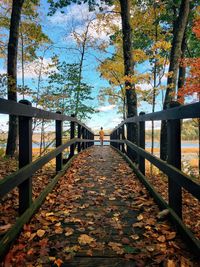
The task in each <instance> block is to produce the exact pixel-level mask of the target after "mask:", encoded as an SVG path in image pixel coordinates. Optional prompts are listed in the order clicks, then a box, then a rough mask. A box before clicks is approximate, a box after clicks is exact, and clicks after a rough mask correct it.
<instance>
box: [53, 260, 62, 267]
mask: <svg viewBox="0 0 200 267" xmlns="http://www.w3.org/2000/svg"><path fill="white" fill-rule="evenodd" d="M62 263H63V261H62V260H61V259H57V260H55V261H54V264H56V265H57V266H58V267H60V266H61V265H62Z"/></svg>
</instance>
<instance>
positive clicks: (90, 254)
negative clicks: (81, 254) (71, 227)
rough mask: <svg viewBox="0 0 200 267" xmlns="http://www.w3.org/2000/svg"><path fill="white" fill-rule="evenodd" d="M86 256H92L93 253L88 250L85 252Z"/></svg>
mask: <svg viewBox="0 0 200 267" xmlns="http://www.w3.org/2000/svg"><path fill="white" fill-rule="evenodd" d="M86 254H87V255H88V256H91V257H92V256H93V252H92V250H91V249H88V251H87V252H86Z"/></svg>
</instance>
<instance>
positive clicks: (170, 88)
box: [160, 0, 190, 160]
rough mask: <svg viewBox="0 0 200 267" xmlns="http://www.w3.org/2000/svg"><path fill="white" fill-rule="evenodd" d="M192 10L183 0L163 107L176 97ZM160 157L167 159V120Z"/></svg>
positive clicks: (163, 129)
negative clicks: (182, 46) (183, 46)
mask: <svg viewBox="0 0 200 267" xmlns="http://www.w3.org/2000/svg"><path fill="white" fill-rule="evenodd" d="M189 11H190V0H182V1H181V5H180V9H179V15H178V18H177V20H176V22H175V23H174V29H173V34H174V36H173V41H172V48H171V53H170V64H169V70H168V78H167V90H166V94H165V100H164V104H163V109H164V110H165V109H167V107H168V105H169V103H170V102H171V101H173V100H174V99H175V93H176V85H177V74H178V68H179V59H180V58H181V45H182V41H183V36H184V32H185V29H186V26H187V21H188V15H189ZM160 142H161V146H160V158H161V159H162V160H166V159H167V122H166V121H162V123H161V136H160Z"/></svg>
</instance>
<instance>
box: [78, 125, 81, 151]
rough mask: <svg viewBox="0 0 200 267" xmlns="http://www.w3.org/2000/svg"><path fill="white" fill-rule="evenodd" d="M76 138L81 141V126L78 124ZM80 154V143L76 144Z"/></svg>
mask: <svg viewBox="0 0 200 267" xmlns="http://www.w3.org/2000/svg"><path fill="white" fill-rule="evenodd" d="M78 138H79V139H81V125H80V124H78ZM79 152H81V142H78V153H79Z"/></svg>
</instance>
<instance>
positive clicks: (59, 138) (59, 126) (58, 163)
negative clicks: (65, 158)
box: [56, 111, 62, 172]
mask: <svg viewBox="0 0 200 267" xmlns="http://www.w3.org/2000/svg"><path fill="white" fill-rule="evenodd" d="M56 113H58V114H61V112H60V111H57V112H56ZM60 145H62V121H58V120H56V147H58V146H60ZM60 170H62V153H60V154H58V155H57V156H56V172H59V171H60Z"/></svg>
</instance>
